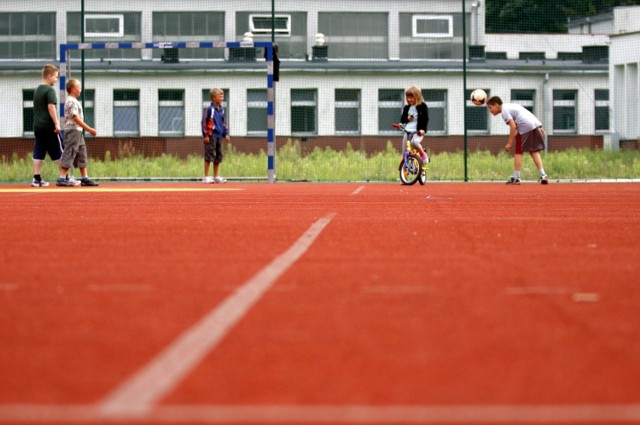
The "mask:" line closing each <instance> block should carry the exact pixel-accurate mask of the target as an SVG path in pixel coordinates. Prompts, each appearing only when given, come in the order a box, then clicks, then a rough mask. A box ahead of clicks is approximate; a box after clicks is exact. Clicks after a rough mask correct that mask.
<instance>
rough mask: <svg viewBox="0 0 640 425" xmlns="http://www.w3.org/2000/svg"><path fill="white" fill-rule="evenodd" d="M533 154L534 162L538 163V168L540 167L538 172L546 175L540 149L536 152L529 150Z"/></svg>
mask: <svg viewBox="0 0 640 425" xmlns="http://www.w3.org/2000/svg"><path fill="white" fill-rule="evenodd" d="M529 153H530V155H531V158H532V159H533V162H534V163H535V164H536V168H538V172H539V173H540V176H544V175H545V174H547V173H545V171H544V167H543V165H542V157H541V156H540V151H535V152H529Z"/></svg>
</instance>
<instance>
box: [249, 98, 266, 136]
mask: <svg viewBox="0 0 640 425" xmlns="http://www.w3.org/2000/svg"><path fill="white" fill-rule="evenodd" d="M267 112H268V111H267V90H266V89H249V90H247V135H249V136H266V135H267Z"/></svg>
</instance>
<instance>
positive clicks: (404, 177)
mask: <svg viewBox="0 0 640 425" xmlns="http://www.w3.org/2000/svg"><path fill="white" fill-rule="evenodd" d="M421 174H422V161H420V160H419V159H418V158H416V157H415V156H408V157H407V159H406V160H402V164H400V181H401V182H402V184H408V185H411V184H415V183H416V182H417V181H418V179H419V178H420V175H421Z"/></svg>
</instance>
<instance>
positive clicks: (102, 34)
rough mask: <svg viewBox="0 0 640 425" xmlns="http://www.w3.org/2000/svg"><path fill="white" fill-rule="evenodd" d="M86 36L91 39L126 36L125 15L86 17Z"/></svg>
mask: <svg viewBox="0 0 640 425" xmlns="http://www.w3.org/2000/svg"><path fill="white" fill-rule="evenodd" d="M84 34H85V36H86V37H91V38H110V37H116V38H121V37H123V36H124V15H85V17H84Z"/></svg>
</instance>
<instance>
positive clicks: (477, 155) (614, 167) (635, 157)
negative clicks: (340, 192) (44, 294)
mask: <svg viewBox="0 0 640 425" xmlns="http://www.w3.org/2000/svg"><path fill="white" fill-rule="evenodd" d="M226 149H227V150H226V155H225V159H224V162H223V163H222V164H221V166H220V171H221V174H222V175H224V176H228V177H231V178H233V177H243V178H255V177H261V178H266V175H267V171H266V168H267V156H266V154H265V153H264V152H260V153H259V154H253V155H252V154H243V153H240V152H238V151H237V150H235V149H234V147H233V145H228V146H227V147H226ZM0 159H1V164H0V165H1V167H0V181H1V182H27V181H29V180H30V178H31V175H32V172H33V171H32V161H31V157H30V155H27V156H25V157H23V158H19V157H18V156H17V155H15V154H14V155H13V156H12V157H11V158H7V157H4V156H3V157H2V158H0ZM543 160H544V166H545V170H546V171H547V173H548V174H549V176H550V177H551V179H575V180H583V179H628V178H640V152H638V151H623V152H604V151H594V150H587V149H580V150H577V149H570V150H566V151H562V152H552V153H547V154H544V155H543ZM399 161H400V153H399V152H397V151H396V150H395V149H394V148H393V146H392V145H391V143H389V144H388V145H387V148H386V150H385V151H384V152H379V153H376V154H373V155H366V154H365V153H364V152H362V151H356V150H353V149H352V148H351V146H350V145H348V146H347V148H346V149H344V150H342V151H336V150H333V149H330V148H325V149H320V148H316V149H315V150H313V151H312V152H311V153H309V154H306V155H303V154H302V150H301V146H300V143H298V142H287V143H286V144H284V145H282V146H278V150H277V155H276V173H277V178H278V180H280V181H300V180H308V181H398V171H397V170H398V163H399ZM522 168H523V169H522V177H523V179H525V180H535V179H537V177H538V173H537V170H536V169H535V166H534V164H533V161H532V160H531V158H529V156H528V155H525V156H524V157H523V167H522ZM89 172H90V175H91V176H93V177H95V178H98V179H100V178H103V179H104V178H163V177H166V178H170V179H176V178H184V179H188V178H200V177H201V176H202V174H203V159H202V157H201V156H199V155H194V156H191V157H189V158H187V159H179V158H177V157H174V156H170V155H162V156H158V157H151V158H146V157H142V156H140V155H131V156H128V157H125V158H120V159H118V160H112V159H111V158H110V154H109V153H107V154H106V155H105V158H104V159H102V160H97V159H92V160H90V162H89ZM512 172H513V156H512V155H507V154H505V153H501V154H498V155H492V154H491V153H489V152H472V153H470V154H469V155H468V158H467V173H468V178H469V180H470V181H481V180H482V181H484V180H497V181H502V180H506V178H507V177H509V176H510V175H511V173H512ZM43 177H44V178H45V180H49V181H53V180H55V178H56V177H57V170H56V167H55V166H54V165H53V164H52V163H51V162H50V161H47V162H46V163H45V164H44V167H43ZM429 179H430V180H444V181H448V180H453V181H456V180H458V181H461V180H464V156H463V154H462V152H456V153H446V152H445V153H440V154H437V155H433V156H432V164H431V165H430V168H429Z"/></svg>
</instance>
